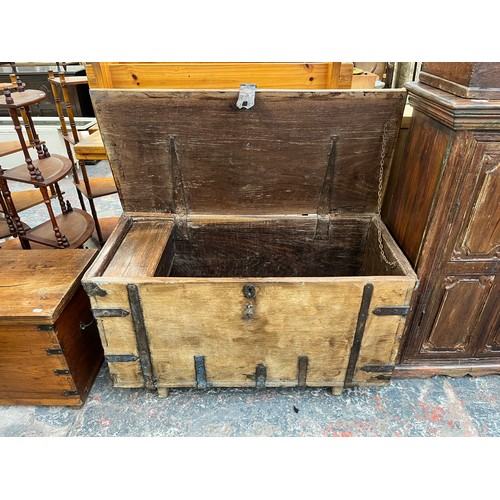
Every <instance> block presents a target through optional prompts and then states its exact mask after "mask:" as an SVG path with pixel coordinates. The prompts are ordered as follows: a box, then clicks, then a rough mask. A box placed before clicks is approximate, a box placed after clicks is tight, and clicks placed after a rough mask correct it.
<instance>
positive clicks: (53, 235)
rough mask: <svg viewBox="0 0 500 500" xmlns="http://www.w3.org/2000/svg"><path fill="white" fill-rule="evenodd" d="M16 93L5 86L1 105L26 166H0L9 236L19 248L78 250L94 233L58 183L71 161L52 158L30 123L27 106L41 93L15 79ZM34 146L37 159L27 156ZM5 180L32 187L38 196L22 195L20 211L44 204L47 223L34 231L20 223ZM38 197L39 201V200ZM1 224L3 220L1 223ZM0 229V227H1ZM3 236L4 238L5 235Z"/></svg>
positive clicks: (83, 214)
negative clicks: (55, 204) (56, 206)
mask: <svg viewBox="0 0 500 500" xmlns="http://www.w3.org/2000/svg"><path fill="white" fill-rule="evenodd" d="M17 83H18V85H17V92H12V91H11V89H9V88H7V87H5V88H4V90H3V95H4V98H3V99H2V100H0V106H2V107H5V108H7V109H8V111H9V115H10V117H11V119H12V123H13V125H14V128H15V130H16V133H17V136H18V141H19V144H20V146H21V150H22V151H23V153H24V157H25V164H23V165H19V166H17V167H14V168H11V169H8V170H4V169H3V168H2V167H1V166H0V192H1V208H2V212H3V214H4V218H5V224H6V225H7V227H8V229H9V235H10V236H13V237H19V240H20V243H21V246H22V248H24V249H30V248H31V245H30V242H36V243H39V244H42V245H45V246H47V247H52V248H78V247H81V246H83V243H84V242H85V241H87V240H88V239H89V238H90V236H91V235H92V232H93V230H94V223H93V220H92V218H91V217H90V216H88V215H87V214H86V213H85V212H83V211H81V210H73V208H72V207H71V205H70V203H69V201H66V200H65V199H64V196H63V194H64V193H63V192H62V191H61V188H60V186H59V183H58V181H59V180H61V179H62V178H63V177H65V176H66V175H67V174H68V173H69V172H71V169H72V165H73V164H72V162H71V160H70V159H68V158H65V157H64V156H60V155H51V154H50V153H49V150H48V148H47V146H46V144H45V143H44V142H42V141H41V140H40V138H39V137H38V134H37V132H36V129H35V125H34V123H33V119H32V116H31V112H30V105H32V104H35V103H37V102H40V101H41V100H43V99H44V98H45V96H46V94H45V93H44V92H41V91H38V90H29V89H25V88H24V85H23V84H22V82H21V81H20V80H19V79H18V80H17ZM19 115H21V116H22V120H23V122H24V123H25V124H26V129H27V134H28V139H29V141H30V142H29V143H28V142H27V141H26V139H25V137H24V134H23V131H22V126H21V121H20V118H19ZM31 146H33V147H34V149H35V150H36V154H37V157H38V158H37V159H36V160H33V159H32V158H31V156H30V151H29V150H30V148H31ZM8 181H15V182H21V183H26V184H29V185H32V186H35V187H36V188H37V191H38V197H36V196H33V195H32V194H23V195H22V196H21V197H22V198H23V202H24V203H23V206H22V208H23V209H26V208H28V207H30V206H33V205H34V204H38V203H40V202H43V203H44V204H45V206H46V208H47V212H48V214H49V221H46V222H43V223H42V224H40V225H38V226H37V227H35V228H29V227H28V226H26V224H23V222H22V221H21V219H20V217H19V209H18V208H17V206H16V203H15V201H14V200H15V198H20V197H19V196H16V197H14V196H13V194H12V193H11V191H10V189H9V186H8ZM40 198H41V201H40ZM53 198H57V201H58V203H59V206H60V209H61V212H62V213H61V214H60V215H56V214H55V213H54V210H53V208H52V204H51V200H52V199H53ZM2 222H3V221H2ZM2 226H3V224H2ZM4 233H5V231H2V234H3V236H4V237H6V236H7V235H5V234H4Z"/></svg>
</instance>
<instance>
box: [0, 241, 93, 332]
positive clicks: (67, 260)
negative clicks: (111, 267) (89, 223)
mask: <svg viewBox="0 0 500 500" xmlns="http://www.w3.org/2000/svg"><path fill="white" fill-rule="evenodd" d="M95 255H96V251H95V250H92V249H85V250H83V249H82V250H65V251H64V258H62V255H61V253H60V252H56V251H46V250H30V251H25V252H19V251H11V250H2V252H1V253H0V264H1V266H2V272H1V273H0V294H1V297H2V300H0V323H9V324H10V323H15V322H17V321H26V320H28V319H34V318H36V319H37V320H38V321H40V322H44V321H49V322H53V321H55V319H56V318H57V317H58V315H59V314H60V312H61V311H62V310H63V309H64V306H65V305H66V303H67V300H68V297H70V296H71V295H72V292H74V290H76V288H77V287H78V286H79V284H80V278H81V277H82V275H83V273H84V271H85V270H86V268H87V267H88V265H89V263H90V262H91V261H92V260H93V259H94V257H95ZM33 276H36V277H37V278H36V280H34V279H33Z"/></svg>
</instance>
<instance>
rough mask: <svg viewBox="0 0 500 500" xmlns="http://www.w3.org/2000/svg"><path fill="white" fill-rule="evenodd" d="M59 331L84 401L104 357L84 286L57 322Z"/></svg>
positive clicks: (66, 356) (65, 353) (58, 336)
mask: <svg viewBox="0 0 500 500" xmlns="http://www.w3.org/2000/svg"><path fill="white" fill-rule="evenodd" d="M56 331H57V338H58V340H59V343H60V345H61V348H62V349H63V352H64V357H65V359H66V363H67V364H68V369H69V371H70V376H71V378H72V379H73V381H74V383H75V385H76V388H77V390H78V391H79V393H80V397H81V398H82V400H83V401H84V400H85V398H86V397H87V394H88V393H89V391H90V389H91V387H92V384H93V382H94V380H95V378H96V376H97V373H98V372H99V369H100V368H101V365H102V362H103V360H104V357H103V349H102V345H101V341H100V339H99V333H98V331H97V324H96V322H95V321H94V319H93V316H92V312H91V309H90V301H89V298H88V296H87V294H86V293H85V291H84V289H83V288H82V287H81V286H80V287H79V288H78V290H77V291H76V293H75V295H74V297H73V299H72V301H71V302H70V303H69V305H68V306H67V307H66V308H65V310H64V311H63V312H62V313H61V315H60V317H59V319H58V320H57V322H56Z"/></svg>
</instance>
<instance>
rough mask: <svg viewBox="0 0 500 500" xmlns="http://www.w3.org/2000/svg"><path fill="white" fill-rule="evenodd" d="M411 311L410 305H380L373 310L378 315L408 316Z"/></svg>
mask: <svg viewBox="0 0 500 500" xmlns="http://www.w3.org/2000/svg"><path fill="white" fill-rule="evenodd" d="M409 311H410V307H409V306H380V307H376V308H375V309H374V310H373V311H372V312H373V314H376V315H377V316H407V315H408V312H409Z"/></svg>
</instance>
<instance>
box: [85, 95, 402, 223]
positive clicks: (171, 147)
mask: <svg viewBox="0 0 500 500" xmlns="http://www.w3.org/2000/svg"><path fill="white" fill-rule="evenodd" d="M91 95H92V99H93V104H94V108H95V111H96V116H97V118H98V121H99V124H100V130H101V134H102V137H103V141H104V144H105V147H106V151H107V152H108V157H109V161H110V165H111V168H112V170H113V174H114V178H115V180H116V182H117V188H118V192H119V194H120V199H121V201H122V205H123V208H124V211H126V212H127V211H129V212H173V211H176V210H177V211H178V210H179V209H181V210H184V211H187V212H188V213H193V214H200V213H206V214H233V215H237V214H239V215H243V214H314V213H317V211H318V205H319V204H320V197H321V193H322V191H323V185H324V182H325V175H326V173H327V170H328V169H330V170H331V169H332V166H331V165H330V164H329V157H330V153H331V151H332V141H333V139H332V138H333V137H334V136H337V137H338V141H337V143H336V152H335V164H334V165H333V179H332V181H331V189H332V196H331V204H330V210H331V212H342V213H374V212H375V211H376V206H377V188H376V186H377V180H378V177H377V173H378V165H379V162H380V154H381V137H382V129H383V126H384V124H385V123H386V122H388V123H389V124H390V126H389V140H388V145H387V147H388V151H392V149H393V147H394V144H395V139H396V135H397V132H398V129H399V124H400V121H401V116H402V112H403V108H404V103H405V94H404V91H387V92H384V93H381V92H377V91H371V92H368V91H352V92H348V91H316V92H288V91H282V92H279V91H276V92H266V91H261V92H259V91H258V92H257V94H256V104H255V106H254V107H253V108H252V109H250V110H239V109H237V108H236V107H235V104H236V101H237V98H238V93H237V92H233V91H220V92H196V91H193V92H190V91H185V92H182V91H166V90H165V91H160V90H158V91H134V90H97V89H95V90H92V91H91ZM138 116H140V117H141V119H140V120H138V119H137V117H138ZM144 123H147V124H148V126H147V127H144V126H143V124H144ZM193 123H196V127H193ZM388 160H389V159H388ZM387 163H389V161H388V162H387ZM144 193H148V196H144ZM179 201H181V202H182V207H180V208H179V205H178V203H179ZM176 203H177V205H176Z"/></svg>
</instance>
